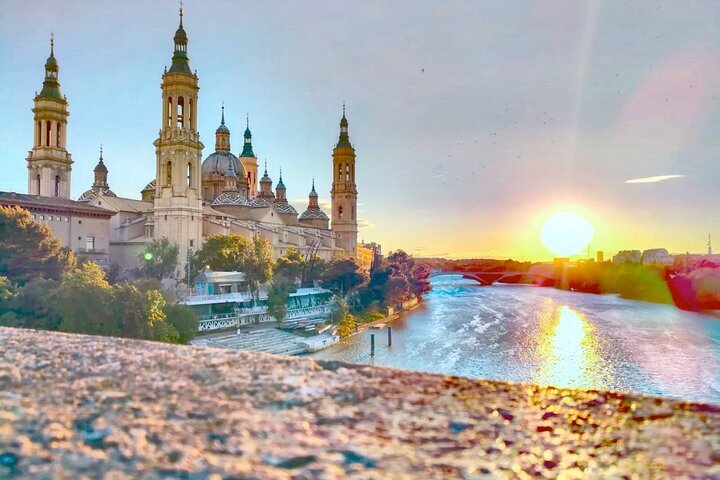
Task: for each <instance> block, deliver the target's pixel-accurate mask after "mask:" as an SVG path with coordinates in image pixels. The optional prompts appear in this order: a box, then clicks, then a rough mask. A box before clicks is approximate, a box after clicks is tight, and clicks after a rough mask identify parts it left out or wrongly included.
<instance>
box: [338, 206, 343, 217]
mask: <svg viewBox="0 0 720 480" xmlns="http://www.w3.org/2000/svg"><path fill="white" fill-rule="evenodd" d="M342 214H343V207H342V205H338V219H339V220H342Z"/></svg>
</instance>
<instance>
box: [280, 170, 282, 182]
mask: <svg viewBox="0 0 720 480" xmlns="http://www.w3.org/2000/svg"><path fill="white" fill-rule="evenodd" d="M280 181H281V182H282V167H280Z"/></svg>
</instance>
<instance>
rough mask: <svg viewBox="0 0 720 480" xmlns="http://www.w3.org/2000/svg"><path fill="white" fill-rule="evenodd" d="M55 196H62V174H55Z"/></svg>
mask: <svg viewBox="0 0 720 480" xmlns="http://www.w3.org/2000/svg"><path fill="white" fill-rule="evenodd" d="M55 196H56V197H59V196H60V175H55Z"/></svg>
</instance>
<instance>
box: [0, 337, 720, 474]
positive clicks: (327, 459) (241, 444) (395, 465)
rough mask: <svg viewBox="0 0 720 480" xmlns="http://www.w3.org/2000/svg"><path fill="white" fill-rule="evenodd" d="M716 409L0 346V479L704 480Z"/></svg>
mask: <svg viewBox="0 0 720 480" xmlns="http://www.w3.org/2000/svg"><path fill="white" fill-rule="evenodd" d="M718 445H720V408H719V407H717V406H710V405H703V404H694V403H688V402H678V401H671V400H667V399H660V398H653V397H644V396H640V395H623V394H616V393H607V392H598V391H580V390H569V389H557V388H552V387H538V386H535V385H530V384H513V383H503V382H494V381H483V380H469V379H462V378H457V377H451V376H441V375H430V374H423V373H417V372H409V371H401V370H394V369H388V368H377V367H370V366H360V365H350V364H343V363H340V362H332V361H313V360H310V359H305V358H294V357H281V356H273V355H265V354H260V353H248V352H239V351H232V350H226V349H214V348H199V347H183V346H172V345H167V344H162V343H154V342H144V341H138V340H129V339H117V338H108V337H92V336H83V335H68V334H62V333H55V332H39V331H33V330H20V329H11V328H0V459H1V460H2V461H1V462H0V477H3V478H7V477H9V476H10V475H12V476H14V477H17V478H34V479H35V478H48V479H49V478H81V477H84V476H89V477H97V478H113V479H124V478H148V479H159V478H168V477H173V478H208V479H218V480H219V479H222V478H231V477H232V478H238V477H244V478H257V479H271V478H272V479H275V478H277V479H290V478H325V479H342V478H362V479H375V478H378V479H379V478H383V479H401V478H435V479H443V478H483V475H487V474H490V475H491V477H489V478H508V479H509V478H518V477H524V476H541V475H542V476H544V477H545V478H561V477H562V478H623V477H624V476H627V477H634V478H713V477H714V476H717V475H720V456H719V455H718V453H717V452H718Z"/></svg>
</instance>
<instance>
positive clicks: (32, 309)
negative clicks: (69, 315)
mask: <svg viewBox="0 0 720 480" xmlns="http://www.w3.org/2000/svg"><path fill="white" fill-rule="evenodd" d="M59 287H60V284H59V283H58V282H56V281H55V280H46V279H44V278H37V279H35V280H31V281H30V282H28V283H26V284H25V286H23V287H22V289H20V290H18V295H17V296H16V297H15V298H14V300H13V301H11V302H9V303H8V310H9V311H7V312H6V313H7V315H6V316H5V317H3V318H0V324H2V325H6V326H14V327H23V328H34V329H41V330H57V329H58V328H60V323H61V322H62V318H61V317H60V315H59V314H58V312H57V309H56V304H57V301H56V296H57V290H58V288H59Z"/></svg>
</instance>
